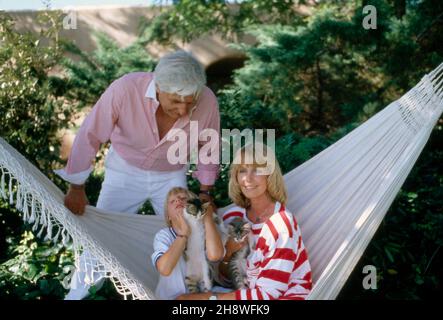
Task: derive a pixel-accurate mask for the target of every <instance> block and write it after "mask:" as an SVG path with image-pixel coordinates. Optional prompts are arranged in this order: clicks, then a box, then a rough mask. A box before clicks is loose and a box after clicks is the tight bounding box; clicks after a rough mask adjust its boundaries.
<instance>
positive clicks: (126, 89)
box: [64, 72, 220, 185]
mask: <svg viewBox="0 0 443 320" xmlns="http://www.w3.org/2000/svg"><path fill="white" fill-rule="evenodd" d="M158 106H159V102H158V100H157V98H156V91H155V83H154V81H153V74H152V73H148V72H134V73H129V74H127V75H125V76H123V77H121V78H119V79H117V80H115V81H114V82H113V83H112V84H111V85H110V86H109V87H108V89H107V90H106V91H105V92H104V93H103V94H102V96H101V97H100V99H99V100H98V101H97V103H96V104H95V106H94V108H93V109H92V111H91V113H90V114H89V115H88V116H87V117H86V119H85V120H84V122H83V124H82V126H81V128H80V129H79V131H78V133H77V135H76V137H75V140H74V144H73V147H72V150H71V154H70V156H69V159H68V164H67V166H66V168H65V170H64V172H65V173H66V175H67V176H72V177H74V176H76V175H77V176H79V174H80V176H81V173H86V177H87V174H89V172H90V171H91V169H92V162H93V160H94V159H95V156H96V153H97V151H98V149H99V147H100V144H102V143H105V142H107V141H109V140H110V141H111V143H112V146H113V148H114V150H115V151H116V152H117V154H118V155H119V156H120V157H121V158H123V159H124V160H125V161H126V162H127V163H128V164H130V165H132V166H135V167H137V168H140V169H143V170H153V171H175V170H180V169H182V168H183V166H184V164H171V163H169V162H168V159H167V151H168V148H169V147H170V146H171V145H172V144H174V143H176V142H175V141H168V140H167V135H165V136H164V137H163V138H162V140H160V139H159V133H158V127H157V121H156V118H155V112H156V110H157V108H158ZM191 120H192V121H198V133H199V134H200V132H201V131H202V130H204V129H206V128H211V129H214V130H216V131H217V132H218V133H220V114H219V110H218V104H217V99H216V97H215V95H214V94H213V92H212V91H211V90H210V89H209V88H207V87H204V89H203V91H202V93H201V95H200V98H199V100H198V101H197V104H196V106H195V107H194V109H193V110H192V111H191V113H190V114H189V115H185V116H183V117H181V118H179V119H178V120H177V121H176V122H175V123H174V126H173V129H174V128H178V129H183V130H184V131H185V132H186V133H187V135H188V137H189V131H190V121H191ZM219 136H220V135H219ZM204 143H205V142H203V141H200V140H199V146H200V147H201V146H202V145H204ZM189 145H190V144H189V138H188V155H189ZM218 146H219V142H217V147H218ZM188 159H189V157H188ZM218 172H219V165H218V164H217V163H209V164H203V163H197V171H196V172H194V177H196V178H198V180H199V181H200V183H201V184H205V185H213V184H214V182H215V180H216V179H217V176H218ZM84 180H86V179H84ZM68 181H69V180H68Z"/></svg>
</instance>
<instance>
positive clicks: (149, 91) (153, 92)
mask: <svg viewBox="0 0 443 320" xmlns="http://www.w3.org/2000/svg"><path fill="white" fill-rule="evenodd" d="M145 97H146V98H151V99H153V100H154V101H155V102H158V100H157V91H156V90H155V81H154V79H152V80H151V82H150V83H149V85H148V89H147V90H146V93H145Z"/></svg>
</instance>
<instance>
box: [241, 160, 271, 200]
mask: <svg viewBox="0 0 443 320" xmlns="http://www.w3.org/2000/svg"><path fill="white" fill-rule="evenodd" d="M267 180H268V176H267V175H261V174H258V173H257V166H254V165H241V166H240V168H239V169H238V172H237V181H238V185H239V186H240V189H241V192H242V193H243V195H244V196H245V197H246V198H247V199H249V200H251V199H254V198H259V197H262V196H266V194H267V187H268V184H267Z"/></svg>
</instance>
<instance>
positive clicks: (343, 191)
mask: <svg viewBox="0 0 443 320" xmlns="http://www.w3.org/2000/svg"><path fill="white" fill-rule="evenodd" d="M442 111H443V64H441V65H440V66H439V67H438V68H437V69H435V70H434V71H433V72H431V73H430V74H428V75H426V76H424V77H423V79H422V80H421V81H420V82H419V83H418V84H417V85H416V86H415V87H414V88H412V89H411V90H410V91H409V92H407V93H406V94H405V95H404V96H403V97H401V98H400V99H399V100H397V101H395V102H393V103H391V104H390V105H389V106H387V107H386V108H385V109H383V110H382V111H380V112H379V113H377V114H376V115H375V116H373V117H372V118H371V119H369V120H368V121H366V122H365V123H364V124H362V125H361V126H359V127H358V128H356V129H355V130H353V131H352V132H351V133H349V134H348V135H346V136H345V137H343V138H342V139H340V140H339V141H337V142H336V143H335V144H333V145H331V146H330V147H329V148H327V149H325V150H324V151H322V152H321V153H319V154H318V155H316V156H315V157H314V158H312V159H310V160H309V161H307V162H306V163H304V164H302V165H301V166H299V167H297V168H296V169H294V170H292V171H291V172H289V173H287V174H286V175H285V181H286V185H287V188H288V190H289V202H288V204H287V207H288V208H289V209H290V210H291V211H292V212H293V213H295V215H296V217H297V220H298V222H299V224H300V226H301V230H302V235H303V239H304V242H305V245H306V247H307V250H308V254H309V258H310V262H311V266H312V269H313V279H314V288H313V290H312V293H311V294H310V296H309V298H310V299H334V298H335V297H336V296H337V295H338V293H339V292H340V290H341V288H342V287H343V285H344V283H345V281H346V279H347V278H348V276H349V274H350V273H351V271H352V269H353V268H354V267H355V265H356V263H357V262H358V260H359V258H360V257H361V255H362V254H363V252H364V250H365V248H366V246H367V245H368V243H369V241H370V240H371V238H372V236H373V234H374V232H375V231H376V230H377V228H378V226H379V224H380V222H381V221H382V219H383V217H384V215H385V214H386V212H387V210H388V208H389V206H390V205H391V203H392V201H393V200H394V198H395V196H396V195H397V193H398V191H399V189H400V187H401V185H402V184H403V182H404V180H405V179H406V177H407V175H408V173H409V172H410V170H411V168H412V166H413V165H414V163H415V161H416V160H417V158H418V156H419V154H420V152H421V150H422V149H423V147H424V145H425V143H426V141H427V140H428V138H429V135H430V134H431V131H432V129H433V127H434V125H435V124H436V122H437V121H438V119H439V117H440V115H441V113H442ZM0 168H1V185H0V193H1V194H2V196H3V198H5V199H9V202H10V203H11V204H13V203H14V202H15V203H16V207H17V209H18V210H20V211H21V212H23V218H24V220H25V221H27V222H29V223H31V224H33V226H34V227H33V229H34V230H38V229H39V228H40V230H39V232H38V235H39V236H40V235H42V234H43V232H44V231H46V238H47V239H52V240H54V241H59V240H61V241H63V243H64V244H68V242H69V241H70V240H72V244H73V249H74V251H75V254H76V257H78V254H79V251H80V250H82V249H87V250H89V251H90V252H91V254H92V255H93V256H95V257H97V259H98V260H99V268H100V269H101V270H104V271H106V272H107V273H108V277H110V278H111V279H112V280H113V282H114V284H115V286H116V288H117V290H118V292H119V293H120V294H122V295H124V296H125V298H126V297H127V296H131V297H132V298H134V299H154V298H155V297H154V294H153V293H152V292H153V289H154V288H155V285H156V283H157V272H156V271H155V270H154V269H153V267H152V265H151V263H150V255H151V253H152V252H153V248H152V242H153V237H154V235H155V233H156V232H157V230H158V229H160V228H162V227H164V221H163V218H161V217H157V216H143V215H134V214H122V213H112V212H103V211H101V210H98V209H96V208H94V207H87V210H86V214H85V215H84V216H81V217H78V216H75V215H73V214H72V213H70V212H69V211H68V210H67V209H66V208H65V207H64V205H63V193H62V192H61V191H60V190H59V189H58V188H57V187H56V186H55V185H54V184H53V183H52V182H51V181H50V180H49V179H48V178H47V177H46V176H45V175H43V174H42V173H41V172H40V171H39V170H38V169H37V168H35V167H34V166H33V165H32V164H31V163H29V161H28V160H26V159H25V158H24V157H23V156H22V155H20V154H19V153H18V152H17V151H16V150H15V149H13V148H12V147H11V146H10V145H9V144H7V143H6V142H5V141H4V140H3V139H1V138H0ZM6 176H8V178H9V179H8V180H9V182H8V183H5V181H8V180H5V178H6ZM14 186H15V188H14ZM226 208H227V207H226ZM226 208H222V209H220V211H221V212H222V211H224V210H226ZM56 226H57V227H58V228H55V229H54V227H56ZM53 229H54V230H53ZM57 230H58V233H57V234H54V233H55V232H56V231H57ZM77 268H82V269H84V266H79V265H78V262H77Z"/></svg>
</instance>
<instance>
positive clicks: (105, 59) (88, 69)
mask: <svg viewBox="0 0 443 320" xmlns="http://www.w3.org/2000/svg"><path fill="white" fill-rule="evenodd" d="M95 36H96V40H97V49H96V50H95V51H93V52H92V53H86V52H83V51H81V50H80V49H79V48H78V47H77V46H75V45H74V44H73V43H72V42H65V43H64V48H65V49H66V51H67V52H69V53H71V54H72V55H74V57H75V60H72V59H69V58H65V59H64V60H63V62H62V65H63V66H64V67H65V69H66V73H67V86H66V87H65V92H64V96H65V97H66V98H68V99H70V100H73V101H75V102H78V103H79V108H82V107H84V106H90V105H93V104H94V103H95V102H96V101H97V100H98V98H99V97H100V95H101V94H102V93H103V92H104V91H105V90H106V88H107V87H108V86H109V85H110V84H111V82H112V81H114V80H115V79H117V78H119V77H121V76H123V75H124V74H126V73H129V72H135V71H145V72H146V71H151V70H153V69H154V66H155V63H156V62H155V61H154V60H153V59H152V58H151V57H150V56H149V54H148V53H147V52H146V50H145V49H144V47H143V46H142V45H141V44H140V43H138V42H136V43H133V44H131V45H129V46H128V47H126V48H120V47H119V46H118V45H117V43H115V41H113V40H112V39H110V38H109V37H108V36H107V35H105V34H103V33H98V32H97V33H95Z"/></svg>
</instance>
